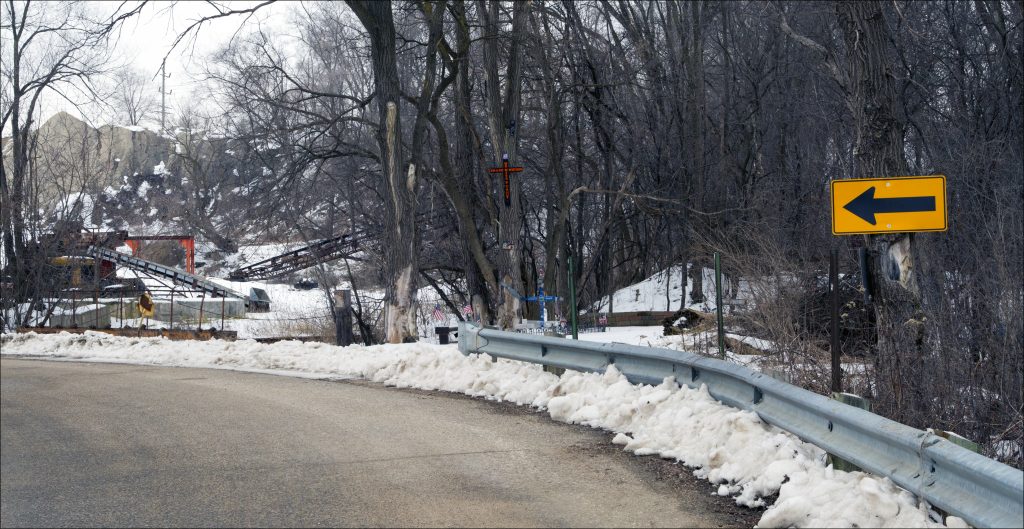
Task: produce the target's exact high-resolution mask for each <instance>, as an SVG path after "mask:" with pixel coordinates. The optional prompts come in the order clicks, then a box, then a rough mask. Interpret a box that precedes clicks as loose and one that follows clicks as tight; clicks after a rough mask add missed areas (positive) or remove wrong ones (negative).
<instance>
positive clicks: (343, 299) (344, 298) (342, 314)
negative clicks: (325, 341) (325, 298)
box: [334, 289, 352, 347]
mask: <svg viewBox="0 0 1024 529" xmlns="http://www.w3.org/2000/svg"><path fill="white" fill-rule="evenodd" d="M334 341H335V343H336V344H338V345H340V346H343V347H344V346H347V345H352V292H351V291H350V290H348V289H341V290H335V291H334Z"/></svg>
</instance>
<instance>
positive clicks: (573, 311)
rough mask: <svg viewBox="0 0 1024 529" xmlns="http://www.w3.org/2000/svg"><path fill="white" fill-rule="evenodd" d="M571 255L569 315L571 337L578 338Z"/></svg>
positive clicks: (570, 258) (570, 257) (570, 259)
mask: <svg viewBox="0 0 1024 529" xmlns="http://www.w3.org/2000/svg"><path fill="white" fill-rule="evenodd" d="M573 275H575V274H574V272H573V269H572V256H571V255H570V256H569V316H570V317H571V318H572V339H573V340H579V339H580V335H579V328H578V327H577V326H576V285H575V284H574V282H573Z"/></svg>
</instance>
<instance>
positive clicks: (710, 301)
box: [591, 264, 773, 312]
mask: <svg viewBox="0 0 1024 529" xmlns="http://www.w3.org/2000/svg"><path fill="white" fill-rule="evenodd" d="M691 266H692V264H688V265H687V268H688V269H689V267H691ZM682 272H683V267H682V266H678V265H677V266H673V267H670V268H666V269H665V270H662V271H660V272H656V273H655V274H654V275H652V276H650V277H648V278H647V279H644V280H643V281H640V282H639V283H634V284H632V285H629V286H628V287H625V288H620V289H619V290H616V291H615V294H614V298H613V301H614V303H613V305H612V312H641V311H664V310H678V309H679V308H680V306H679V302H680V301H682V292H683V289H682V285H683V273H682ZM702 278H703V279H702V282H703V283H702V287H703V288H702V290H703V292H704V301H702V302H700V303H694V302H693V284H692V283H690V282H687V285H686V288H687V290H686V307H687V308H692V309H695V310H700V311H704V312H711V311H713V310H715V271H714V269H712V268H703V269H702ZM765 281H767V282H771V281H773V280H772V279H770V278H769V279H765ZM722 283H723V285H722V286H723V289H724V290H723V293H722V295H723V299H725V300H742V301H745V302H746V303H748V304H749V303H750V302H751V301H750V300H751V299H752V298H753V294H752V285H751V284H750V282H749V281H748V280H747V279H744V278H740V279H739V280H738V281H737V282H736V283H737V290H738V292H735V293H734V292H732V288H733V287H732V284H731V282H730V281H729V278H728V277H727V276H724V275H723V276H722ZM666 292H668V293H669V294H668V295H667V296H666ZM591 308H592V309H593V310H594V311H596V312H608V296H605V297H603V298H601V300H600V301H599V302H596V303H594V304H593V306H592V307H591Z"/></svg>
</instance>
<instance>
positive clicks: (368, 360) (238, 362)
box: [0, 332, 963, 527]
mask: <svg viewBox="0 0 1024 529" xmlns="http://www.w3.org/2000/svg"><path fill="white" fill-rule="evenodd" d="M0 345H2V354H4V355H26V356H40V357H50V358H63V359H75V360H89V361H107V362H129V363H140V364H151V365H164V366H180V367H203V368H221V369H242V370H261V371H268V370H269V371H274V372H280V371H282V370H284V371H287V372H289V373H291V374H293V375H295V376H306V377H309V376H315V377H319V378H339V377H341V378H344V377H359V378H365V379H369V380H373V381H376V382H380V383H383V384H387V385H391V386H397V387H410V388H419V389H426V390H443V391H451V392H458V393H464V394H467V395H472V396H476V397H484V398H487V399H493V400H502V401H511V402H515V403H517V404H521V405H530V406H534V407H537V408H541V409H545V410H547V412H548V413H549V414H550V415H551V417H552V418H553V419H555V420H559V421H564V422H571V423H578V424H585V425H588V426H592V427H595V428H604V429H607V430H609V431H612V432H615V433H616V435H615V437H614V439H613V442H614V443H616V444H621V445H624V447H625V449H626V450H628V451H630V452H633V453H635V454H637V455H658V456H660V457H663V458H670V459H675V460H678V461H680V462H682V463H683V464H685V465H687V466H688V467H692V468H695V469H696V470H695V472H694V474H695V475H697V476H698V477H701V478H704V479H707V480H708V481H710V482H712V483H714V484H716V485H718V489H717V492H718V494H719V495H722V496H730V497H732V498H734V499H735V501H736V503H738V504H740V505H745V506H749V507H761V506H765V505H767V504H768V503H771V505H770V506H768V508H767V509H766V510H765V512H764V514H763V516H762V518H761V520H760V523H759V526H760V527H851V526H860V527H940V526H941V525H942V524H941V522H940V521H939V520H941V517H940V516H939V515H938V514H937V513H935V512H934V511H933V510H931V509H930V508H929V507H928V505H927V504H926V503H925V502H923V501H920V500H918V499H916V498H915V497H914V495H912V494H911V493H909V492H907V491H904V490H902V489H900V488H899V487H897V486H895V485H894V484H893V483H892V482H891V481H889V480H888V479H885V478H878V477H875V476H871V475H868V474H864V473H861V472H842V471H834V470H833V469H832V468H831V467H826V466H825V464H824V459H825V457H824V453H823V452H822V450H821V449H820V448H818V447H816V446H813V445H810V444H808V443H804V442H802V441H800V440H799V439H797V438H796V437H795V436H793V435H791V434H789V433H786V432H784V431H782V430H779V429H778V428H775V427H773V426H770V425H768V424H765V423H764V422H762V421H761V420H760V419H759V418H758V417H757V415H756V414H754V413H751V412H746V411H740V410H736V409H734V408H730V407H728V406H725V405H723V404H720V403H719V402H717V401H715V400H714V399H713V398H712V397H711V396H710V395H709V394H708V392H707V390H706V389H705V388H703V387H702V388H701V389H697V390H694V389H690V388H687V387H678V386H677V385H676V384H675V383H674V381H672V380H671V379H666V380H665V381H664V382H663V383H662V384H661V385H659V386H656V387H655V386H646V385H634V384H631V383H630V382H629V381H628V380H626V379H625V377H624V376H623V375H622V374H621V373H620V372H619V371H617V370H616V369H615V368H614V366H612V367H609V368H608V370H607V372H605V373H604V374H599V373H592V374H586V373H577V372H572V371H567V372H566V373H565V374H564V375H562V376H561V377H557V376H555V375H553V374H550V373H546V372H544V371H543V370H542V369H541V368H540V366H537V365H533V364H527V363H521V362H513V361H506V360H501V361H498V362H491V360H490V358H489V357H487V356H481V355H471V356H463V355H462V354H461V353H459V352H458V350H457V349H456V347H455V346H436V345H429V344H403V345H385V346H372V347H363V346H350V347H344V348H342V347H336V346H332V345H327V344H315V343H299V342H278V343H274V344H260V343H257V342H254V341H251V340H241V341H236V342H226V341H210V342H201V343H200V342H188V341H180V342H177V341H169V340H165V339H162V338H123V337H115V336H110V335H107V334H103V333H96V332H86V333H85V334H68V333H61V334H53V335H36V334H34V333H28V334H4V335H2V336H0ZM776 494H777V497H776V498H775V500H774V502H772V501H771V498H772V497H773V496H774V495H776ZM947 522H948V523H949V524H950V525H951V526H952V525H958V526H962V525H963V522H962V520H959V519H957V518H952V517H950V518H948V519H947Z"/></svg>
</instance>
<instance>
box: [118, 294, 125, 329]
mask: <svg viewBox="0 0 1024 529" xmlns="http://www.w3.org/2000/svg"><path fill="white" fill-rule="evenodd" d="M117 319H119V320H121V328H122V329H124V289H120V288H119V289H117Z"/></svg>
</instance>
